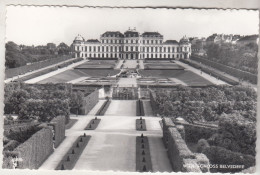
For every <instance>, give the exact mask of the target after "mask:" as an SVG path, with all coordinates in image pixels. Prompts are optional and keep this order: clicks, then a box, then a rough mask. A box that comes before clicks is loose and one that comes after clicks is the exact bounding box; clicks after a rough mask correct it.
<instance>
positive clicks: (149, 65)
mask: <svg viewBox="0 0 260 175" xmlns="http://www.w3.org/2000/svg"><path fill="white" fill-rule="evenodd" d="M144 69H148V70H151V69H152V70H153V69H166V70H167V69H173V70H184V68H183V67H182V66H180V65H178V64H175V63H171V62H169V63H167V62H163V63H161V62H157V63H145V64H144Z"/></svg>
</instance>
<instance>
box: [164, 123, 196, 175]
mask: <svg viewBox="0 0 260 175" xmlns="http://www.w3.org/2000/svg"><path fill="white" fill-rule="evenodd" d="M168 131H169V142H168V156H169V158H170V162H171V165H172V168H173V171H174V172H179V171H184V170H185V169H184V165H185V164H184V163H183V162H184V159H195V155H194V154H193V153H192V152H191V151H190V150H189V148H188V147H187V145H186V143H185V141H184V140H183V139H182V137H181V135H180V133H179V132H178V130H177V129H176V128H174V127H170V128H168Z"/></svg>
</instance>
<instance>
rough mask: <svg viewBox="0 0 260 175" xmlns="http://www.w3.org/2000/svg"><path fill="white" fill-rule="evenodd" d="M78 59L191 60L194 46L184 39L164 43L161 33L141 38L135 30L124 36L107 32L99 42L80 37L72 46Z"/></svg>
mask: <svg viewBox="0 0 260 175" xmlns="http://www.w3.org/2000/svg"><path fill="white" fill-rule="evenodd" d="M72 49H73V53H74V54H75V57H82V58H85V59H87V58H108V59H111V58H118V59H146V58H161V59H164V58H167V59H169V58H177V59H178V58H184V59H187V58H190V55H191V43H190V42H189V39H188V38H187V37H186V36H185V37H183V38H182V39H181V40H180V41H179V42H177V41H176V40H166V41H163V35H161V34H160V33H158V32H144V33H143V34H139V32H137V31H136V30H135V29H129V30H127V31H126V32H125V33H124V34H122V33H121V32H119V31H112V32H111V31H108V32H105V33H104V34H102V35H101V36H100V40H97V39H89V40H86V41H85V39H84V38H83V37H82V36H80V35H78V36H77V37H76V38H75V40H74V41H73V43H72Z"/></svg>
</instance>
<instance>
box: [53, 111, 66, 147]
mask: <svg viewBox="0 0 260 175" xmlns="http://www.w3.org/2000/svg"><path fill="white" fill-rule="evenodd" d="M65 122H66V119H65V117H64V116H58V117H56V118H54V119H52V121H51V122H50V125H51V126H53V130H54V146H55V148H57V147H58V146H59V145H60V143H61V142H62V141H63V140H64V138H65Z"/></svg>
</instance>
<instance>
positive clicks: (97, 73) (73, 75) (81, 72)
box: [39, 69, 120, 84]
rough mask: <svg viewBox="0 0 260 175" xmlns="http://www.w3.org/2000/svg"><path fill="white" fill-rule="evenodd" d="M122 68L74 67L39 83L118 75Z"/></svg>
mask: <svg viewBox="0 0 260 175" xmlns="http://www.w3.org/2000/svg"><path fill="white" fill-rule="evenodd" d="M119 72H120V70H113V69H74V70H67V71H64V72H62V73H60V74H57V75H54V76H52V77H49V78H46V79H45V80H42V81H40V82H39V83H42V84H43V83H66V82H68V81H71V80H74V79H77V78H80V77H106V76H109V75H111V76H112V75H116V74H118V73H119Z"/></svg>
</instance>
